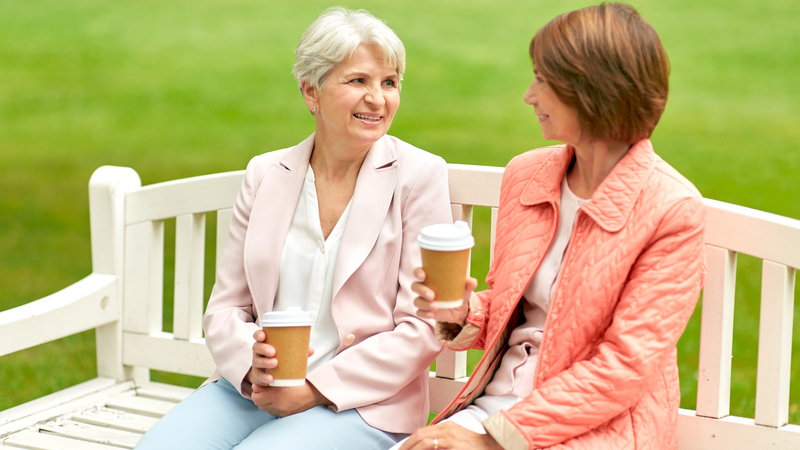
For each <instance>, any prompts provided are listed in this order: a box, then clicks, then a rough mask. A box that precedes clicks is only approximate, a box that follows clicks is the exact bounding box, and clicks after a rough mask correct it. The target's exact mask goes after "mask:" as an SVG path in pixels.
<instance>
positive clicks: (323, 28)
mask: <svg viewBox="0 0 800 450" xmlns="http://www.w3.org/2000/svg"><path fill="white" fill-rule="evenodd" d="M361 44H367V45H377V46H378V47H379V48H380V49H381V50H382V51H383V55H384V57H385V61H386V63H387V64H388V65H390V66H393V67H395V68H396V69H397V75H398V76H399V77H400V79H401V80H402V79H403V72H404V71H405V68H406V67H405V66H406V49H405V47H403V43H402V42H401V41H400V38H399V37H397V35H396V34H395V32H394V31H392V29H391V28H389V26H388V25H386V23H385V22H383V21H382V20H380V19H378V18H376V17H375V16H373V15H372V14H370V13H369V12H367V11H364V10H362V9H359V10H357V11H353V10H349V9H346V8H342V7H338V6H337V7H333V8H330V9H328V10H326V11H325V12H323V13H322V14H321V15H320V16H319V18H317V20H315V21H314V23H312V24H311V26H309V27H308V29H307V30H306V32H305V33H303V37H302V38H300V43H299V44H298V45H297V49H295V56H296V60H295V63H294V67H293V68H292V73H293V74H294V78H295V80H297V86H298V87H300V88H301V89H302V84H301V83H302V82H303V81H308V82H309V83H311V85H312V86H313V87H316V88H317V89H321V88H322V85H323V84H325V79H326V78H327V76H328V74H329V73H330V72H331V70H333V68H334V67H335V66H336V65H337V64H339V63H340V62H342V61H344V60H345V59H347V57H349V56H351V55H352V54H353V53H355V51H356V50H357V49H358V46H359V45H361Z"/></svg>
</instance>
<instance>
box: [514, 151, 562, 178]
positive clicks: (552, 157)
mask: <svg viewBox="0 0 800 450" xmlns="http://www.w3.org/2000/svg"><path fill="white" fill-rule="evenodd" d="M567 153H568V150H567V148H566V145H551V146H549V147H540V148H536V149H533V150H528V151H527V152H525V153H522V154H520V155H517V156H515V157H514V158H512V159H511V161H509V163H508V165H507V166H506V171H505V174H506V177H508V178H509V179H511V178H514V177H521V178H529V177H530V176H531V175H532V174H534V173H535V172H538V171H539V170H542V169H543V168H544V167H545V166H548V165H553V166H555V165H557V164H558V163H559V162H560V161H561V160H562V159H564V157H565V156H566V154H567Z"/></svg>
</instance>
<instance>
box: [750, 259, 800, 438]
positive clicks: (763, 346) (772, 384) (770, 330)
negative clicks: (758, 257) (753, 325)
mask: <svg viewBox="0 0 800 450" xmlns="http://www.w3.org/2000/svg"><path fill="white" fill-rule="evenodd" d="M794 283H795V269H792V268H790V267H786V266H784V265H782V264H775V263H773V262H770V261H764V262H763V264H762V274H761V314H760V317H759V328H758V369H757V370H758V374H757V378H756V383H757V384H756V413H755V423H756V424H758V425H767V426H771V427H780V426H783V425H786V423H788V421H789V379H790V378H791V373H792V319H793V313H794Z"/></svg>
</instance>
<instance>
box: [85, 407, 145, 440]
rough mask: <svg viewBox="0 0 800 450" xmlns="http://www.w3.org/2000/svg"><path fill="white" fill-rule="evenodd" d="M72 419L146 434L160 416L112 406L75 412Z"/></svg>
mask: <svg viewBox="0 0 800 450" xmlns="http://www.w3.org/2000/svg"><path fill="white" fill-rule="evenodd" d="M70 419H71V420H74V421H75V422H80V423H86V424H90V425H95V426H100V427H108V428H114V429H117V430H122V431H129V432H131V433H139V434H144V433H145V432H146V431H147V430H149V429H150V427H152V426H153V425H155V423H156V422H158V418H156V417H149V416H143V415H141V414H134V413H130V412H127V411H120V410H118V409H111V408H92V409H90V410H87V411H82V412H80V413H77V414H74V415H72V416H71V417H70Z"/></svg>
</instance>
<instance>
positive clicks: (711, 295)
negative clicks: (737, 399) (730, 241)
mask: <svg viewBox="0 0 800 450" xmlns="http://www.w3.org/2000/svg"><path fill="white" fill-rule="evenodd" d="M706 264H707V266H708V274H707V275H706V282H705V288H704V290H703V307H702V308H703V309H702V317H701V323H700V356H699V363H698V379H697V415H699V416H704V417H715V418H719V417H725V416H727V415H728V413H729V411H730V397H731V355H732V354H733V305H734V294H735V289H736V254H735V253H734V252H732V251H730V250H727V249H724V248H719V247H715V246H713V245H706Z"/></svg>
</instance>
